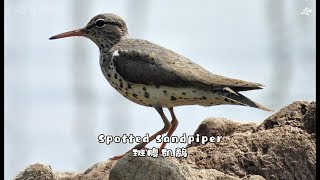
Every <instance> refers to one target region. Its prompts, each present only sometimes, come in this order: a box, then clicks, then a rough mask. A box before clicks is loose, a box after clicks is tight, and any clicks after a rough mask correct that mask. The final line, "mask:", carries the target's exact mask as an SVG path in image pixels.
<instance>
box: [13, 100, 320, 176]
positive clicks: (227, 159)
mask: <svg viewBox="0 0 320 180" xmlns="http://www.w3.org/2000/svg"><path fill="white" fill-rule="evenodd" d="M315 112H316V103H315V102H311V103H310V102H306V101H297V102H294V103H292V104H290V105H288V106H286V107H284V108H282V109H281V110H280V111H278V112H277V113H275V114H273V115H272V116H270V117H269V118H267V119H266V120H265V121H264V122H262V123H261V124H260V125H256V124H254V123H246V124H243V123H237V122H233V121H231V120H227V119H225V118H208V119H206V120H204V121H203V122H202V123H201V124H200V125H199V127H198V129H197V130H196V132H195V134H200V135H203V136H204V135H205V136H217V135H223V136H224V137H223V139H222V142H220V143H207V144H198V143H192V144H191V145H188V149H187V150H188V157H187V158H182V159H181V158H163V157H159V158H152V157H133V156H132V155H128V156H126V157H124V158H122V159H120V160H119V161H103V162H100V163H97V164H95V165H93V166H92V167H90V168H89V169H88V170H86V171H85V172H83V173H72V172H53V171H52V170H51V168H50V166H48V165H43V164H34V165H30V166H28V167H27V168H26V169H24V170H23V171H22V172H20V173H19V174H18V175H17V176H16V177H15V178H14V179H15V180H24V179H36V180H37V179H39V180H40V179H41V180H85V179H98V180H102V179H111V180H126V179H130V180H131V179H132V180H135V179H150V180H157V179H165V180H170V179H175V180H176V179H178V180H179V179H183V180H200V179H203V180H216V179H219V180H224V179H225V180H228V179H242V180H262V179H308V180H309V179H315V176H316V144H315V141H316V139H315V134H316V128H315V127H316V126H315V123H316V116H315Z"/></svg>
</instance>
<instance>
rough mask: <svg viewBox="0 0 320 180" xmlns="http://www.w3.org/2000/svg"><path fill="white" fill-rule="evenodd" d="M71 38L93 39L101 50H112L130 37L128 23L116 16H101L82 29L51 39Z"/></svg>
mask: <svg viewBox="0 0 320 180" xmlns="http://www.w3.org/2000/svg"><path fill="white" fill-rule="evenodd" d="M71 36H83V37H87V38H89V39H91V40H92V41H93V42H94V43H95V44H96V45H97V46H98V47H100V48H111V47H112V46H113V45H114V44H116V43H117V42H119V41H120V40H121V39H122V38H127V37H128V30H127V26H126V23H125V22H124V20H123V19H121V17H119V16H117V15H115V14H110V13H106V14H99V15H97V16H95V17H93V18H92V19H91V20H90V21H89V23H88V24H87V25H86V26H85V27H84V28H81V29H77V30H73V31H68V32H65V33H61V34H58V35H55V36H52V37H50V38H49V39H50V40H52V39H59V38H65V37H71Z"/></svg>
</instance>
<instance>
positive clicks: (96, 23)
mask: <svg viewBox="0 0 320 180" xmlns="http://www.w3.org/2000/svg"><path fill="white" fill-rule="evenodd" d="M95 25H96V26H97V27H99V28H101V27H103V26H105V25H106V21H105V20H104V19H97V20H96V22H95Z"/></svg>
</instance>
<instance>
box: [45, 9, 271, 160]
mask: <svg viewBox="0 0 320 180" xmlns="http://www.w3.org/2000/svg"><path fill="white" fill-rule="evenodd" d="M70 36H83V37H87V38H89V39H91V40H92V41H93V42H94V43H95V44H96V45H97V46H98V47H99V50H100V67H101V70H102V73H103V75H104V76H105V78H106V79H107V80H108V82H109V83H110V85H111V86H112V87H113V88H115V89H116V90H117V91H118V92H119V93H120V94H122V95H123V96H124V97H126V98H127V99H129V100H130V101H133V102H135V103H137V104H140V105H143V106H147V107H153V108H155V109H156V110H157V111H158V113H159V114H160V116H161V118H162V120H163V123H164V127H163V128H162V129H161V130H159V131H158V132H156V133H155V134H153V135H152V136H150V138H149V142H151V141H153V140H154V139H155V138H156V137H157V136H158V135H163V134H165V133H167V136H168V137H170V136H171V135H172V134H173V132H174V131H175V129H176V128H177V126H178V120H177V118H176V116H175V114H174V111H173V107H176V106H182V105H200V106H213V105H222V104H230V105H241V106H250V107H254V108H259V109H262V110H266V111H271V110H269V109H268V108H266V107H264V106H262V105H260V104H258V103H256V102H254V101H252V100H250V99H249V98H247V97H245V96H243V95H242V94H240V93H239V91H248V90H254V89H262V85H261V84H259V83H253V82H247V81H243V80H239V79H232V78H227V77H224V76H220V75H216V74H212V73H211V72H209V71H207V70H206V69H204V68H202V67H201V66H199V65H198V64H196V63H194V62H192V61H191V60H189V59H187V58H186V57H184V56H182V55H179V54H177V53H175V52H173V51H171V50H169V49H166V48H164V47H161V46H159V45H156V44H153V43H151V42H149V41H146V40H140V39H132V38H130V37H129V35H128V30H127V26H126V23H125V22H124V20H123V19H122V18H121V17H119V16H117V15H115V14H110V13H106V14H99V15H97V16H95V17H93V18H92V19H91V20H90V22H89V23H88V24H87V25H86V26H85V27H84V28H82V29H78V30H74V31H69V32H65V33H62V34H58V35H55V36H52V37H51V38H50V39H58V38H65V37H70ZM163 108H168V110H169V112H170V114H171V118H172V120H171V122H169V121H168V119H167V117H166V116H165V114H164V112H163ZM149 142H147V143H140V144H138V145H136V146H135V147H134V148H135V149H142V148H144V147H145V146H146V145H147V144H148V143H149ZM165 145H166V143H162V144H161V146H160V148H159V149H160V150H161V149H163V148H164V147H165ZM128 152H130V151H128ZM128 152H127V153H128ZM127 153H125V154H123V155H120V156H116V157H114V158H111V159H112V160H116V159H120V158H122V157H123V156H125V155H126V154H127Z"/></svg>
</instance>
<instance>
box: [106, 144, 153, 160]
mask: <svg viewBox="0 0 320 180" xmlns="http://www.w3.org/2000/svg"><path fill="white" fill-rule="evenodd" d="M142 149H147V150H148V149H149V148H147V147H143V148H142ZM130 152H132V149H131V150H130V151H128V152H126V153H124V154H122V155H119V156H115V157H113V158H110V159H109V160H111V161H115V160H119V159H121V158H123V157H125V156H126V155H128V154H129V153H130Z"/></svg>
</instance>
